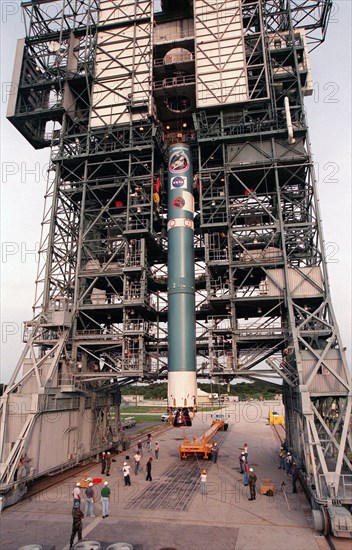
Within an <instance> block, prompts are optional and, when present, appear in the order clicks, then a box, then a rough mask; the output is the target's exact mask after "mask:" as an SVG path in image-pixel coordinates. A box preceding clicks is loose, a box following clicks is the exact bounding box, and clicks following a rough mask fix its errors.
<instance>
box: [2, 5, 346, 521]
mask: <svg viewBox="0 0 352 550" xmlns="http://www.w3.org/2000/svg"><path fill="white" fill-rule="evenodd" d="M161 4H162V10H163V11H161V12H159V13H154V8H153V2H152V1H150V0H141V1H139V2H135V1H130V0H100V1H99V0H81V1H79V2H78V1H76V0H51V1H45V0H33V1H27V2H23V10H24V14H25V21H26V38H25V39H24V40H22V41H20V42H19V46H18V52H17V58H16V64H15V71H14V80H15V82H17V84H18V89H17V93H16V94H14V95H13V97H12V98H11V100H10V104H9V119H10V120H11V122H12V123H13V124H14V125H15V126H16V127H17V128H18V129H19V131H20V132H21V133H22V134H23V135H24V136H25V137H26V138H27V139H28V141H29V142H30V143H32V145H33V146H34V147H36V148H41V147H46V146H49V145H51V160H50V168H49V171H48V187H47V193H46V205H45V211H44V218H43V223H42V239H41V246H40V263H39V270H38V278H37V291H36V299H35V306H34V311H35V315H34V319H33V320H32V321H31V322H29V323H27V324H26V330H25V338H26V342H27V345H26V349H25V351H24V353H23V356H22V357H21V358H20V361H19V363H18V366H17V368H16V370H15V373H14V375H13V377H12V379H11V381H10V384H9V386H8V388H7V391H6V393H5V396H4V398H3V402H2V414H3V415H5V416H3V418H5V419H4V420H2V424H1V444H2V453H3V454H2V458H1V460H2V477H1V481H2V483H3V489H4V488H5V489H7V490H9V489H11V490H12V489H13V488H14V487H15V486H16V487H17V486H18V480H14V474H15V471H16V468H17V466H18V461H19V460H21V459H23V457H24V456H25V457H31V458H32V463H31V468H30V470H29V469H28V468H27V470H26V469H24V472H25V473H24V475H25V477H24V480H25V481H26V480H28V479H32V478H33V477H36V476H37V475H41V474H43V473H44V472H46V471H53V470H54V469H58V468H60V467H63V466H64V465H65V467H66V466H67V465H69V464H71V463H72V462H78V461H79V460H81V459H82V458H84V457H85V456H91V455H93V454H94V453H97V452H98V451H100V450H101V449H103V448H107V447H108V446H111V444H112V443H113V440H116V438H118V434H117V433H115V432H114V430H113V428H116V418H117V417H118V407H117V412H116V416H115V417H114V416H113V415H111V410H112V408H113V406H114V405H115V406H116V405H118V403H119V397H118V388H119V387H120V386H121V385H123V384H126V383H130V382H131V381H132V380H154V379H160V378H163V377H165V376H166V373H167V342H168V334H167V313H168V304H167V246H168V243H167V239H166V222H167V220H166V217H167V214H166V205H167V186H166V185H165V181H166V180H165V181H164V172H165V171H166V168H167V164H166V155H167V150H168V146H169V144H170V143H174V142H176V141H185V142H187V143H188V144H189V145H190V147H191V149H192V154H193V164H194V172H195V173H194V193H195V199H196V214H195V219H194V225H195V241H194V249H195V261H196V265H195V274H196V349H197V357H198V370H199V375H202V376H204V375H206V376H209V377H217V379H218V380H226V381H230V380H231V379H233V378H235V377H237V376H241V377H252V378H256V377H258V376H263V370H262V369H260V368H259V370H258V369H256V367H257V366H258V365H260V363H262V362H263V361H265V360H266V362H267V365H268V366H269V367H270V369H271V370H269V373H270V377H271V378H273V377H276V378H278V379H280V380H281V379H282V380H283V390H284V401H285V407H286V427H287V437H288V442H289V445H290V446H291V448H292V449H293V451H294V455H295V459H296V461H297V462H298V463H299V465H300V466H301V467H302V471H303V472H304V474H305V478H306V482H307V485H308V486H309V488H310V490H311V494H312V502H313V503H314V506H315V507H318V506H320V505H322V506H323V507H324V509H328V510H330V511H331V510H332V509H333V506H332V503H333V504H334V505H339V506H341V505H345V506H347V505H350V504H351V493H350V489H351V483H352V475H351V452H352V443H351V436H350V434H349V433H348V428H349V423H350V414H351V381H350V375H349V370H348V366H347V363H346V358H345V354H344V351H343V346H342V343H341V339H340V335H339V331H338V327H337V323H336V319H335V316H334V313H333V309H332V305H331V297H330V292H329V285H328V275H327V269H326V259H325V252H324V246H323V238H322V228H321V221H320V215H319V210H318V204H317V196H316V180H315V174H314V165H313V162H312V156H311V151H310V148H309V140H308V132H307V121H306V116H305V111H304V103H303V98H304V96H305V95H310V94H311V93H312V81H311V76H310V67H309V57H308V51H309V48H315V47H316V46H318V45H319V44H320V43H321V42H322V41H323V40H324V37H325V33H326V27H327V23H328V19H329V13H330V10H331V5H332V4H331V1H330V0H241V1H238V0H228V1H226V2H225V1H224V2H212V3H209V2H207V1H206V0H194V1H193V2H191V1H183V2H179V3H177V8H175V7H174V5H176V4H175V2H168V1H166V0H164V1H163V2H162V3H161ZM30 394H33V397H32V396H30ZM35 396H36V397H35ZM13 403H15V404H16V405H15V412H14V413H12V412H11V414H10V409H11V406H13ZM23 403H24V405H23ZM23 406H24V407H25V410H26V416H25V418H24V417H23V410H20V409H21V407H23ZM16 407H19V409H17V408H16ZM58 409H62V411H63V412H62V415H61V418H62V419H63V420H62V425H61V424H60V423H59V424H58V426H57V430H58V431H57V432H55V433H56V435H57V434H58V433H59V431H60V430H63V432H64V433H65V434H66V436H67V437H66V436H65V437H66V439H67V444H66V445H64V446H63V447H64V449H65V453H66V455H67V456H68V457H69V458H67V456H65V457H64V456H58V457H56V458H55V460H54V459H53V457H50V458H48V459H44V457H43V456H42V455H43V453H40V450H39V442H40V437H43V432H42V435H40V433H39V432H38V433H37V431H38V421H39V419H43V418H50V415H51V414H52V411H53V410H58ZM83 411H85V414H84V415H82V414H80V413H82V412H83ZM87 411H88V413H87ZM111 417H113V419H114V421H113V422H111ZM84 419H86V420H87V421H86V422H85V420H84ZM117 426H118V424H117ZM60 445H61V444H60ZM61 446H62V445H61ZM47 449H48V446H46V452H47ZM22 486H23V484H22ZM5 489H4V490H5ZM14 498H15V497H14ZM343 510H345V508H343ZM331 514H332V512H331ZM349 529H350V527H348V528H347V531H348V530H349ZM335 530H336V529H335Z"/></svg>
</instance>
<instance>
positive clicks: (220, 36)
mask: <svg viewBox="0 0 352 550" xmlns="http://www.w3.org/2000/svg"><path fill="white" fill-rule="evenodd" d="M194 19H195V57H196V89H197V107H211V106H216V105H226V104H231V103H239V102H241V101H246V100H248V85H247V76H246V60H245V49H244V38H243V28H242V16H241V6H240V3H239V2H238V0H228V1H227V2H220V1H214V2H212V3H210V2H208V1H206V0H195V2H194Z"/></svg>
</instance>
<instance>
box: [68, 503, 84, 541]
mask: <svg viewBox="0 0 352 550" xmlns="http://www.w3.org/2000/svg"><path fill="white" fill-rule="evenodd" d="M83 517H84V515H83V513H82V510H81V502H80V501H79V500H78V499H76V500H75V501H74V503H73V508H72V532H71V538H70V548H72V547H73V541H74V538H75V536H76V534H77V536H78V541H80V540H82V518H83Z"/></svg>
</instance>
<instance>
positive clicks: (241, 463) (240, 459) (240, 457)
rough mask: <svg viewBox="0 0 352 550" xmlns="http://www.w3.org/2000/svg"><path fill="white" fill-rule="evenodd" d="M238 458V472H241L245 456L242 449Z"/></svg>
mask: <svg viewBox="0 0 352 550" xmlns="http://www.w3.org/2000/svg"><path fill="white" fill-rule="evenodd" d="M238 458H239V461H240V473H241V474H243V464H244V463H245V462H246V457H245V456H244V452H243V451H242V453H241V454H240V456H239V457H238Z"/></svg>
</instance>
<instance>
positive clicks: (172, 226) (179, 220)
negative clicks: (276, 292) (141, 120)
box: [167, 143, 197, 407]
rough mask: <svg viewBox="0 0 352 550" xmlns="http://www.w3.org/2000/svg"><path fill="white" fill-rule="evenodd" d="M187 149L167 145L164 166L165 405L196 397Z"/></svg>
mask: <svg viewBox="0 0 352 550" xmlns="http://www.w3.org/2000/svg"><path fill="white" fill-rule="evenodd" d="M193 217H194V198H193V170H192V160H191V151H190V148H189V147H188V145H186V144H184V143H177V144H174V145H172V146H171V147H170V156H169V168H168V223H167V230H168V405H169V407H194V406H195V405H196V396H197V374H196V326H195V284H194V221H193Z"/></svg>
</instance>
